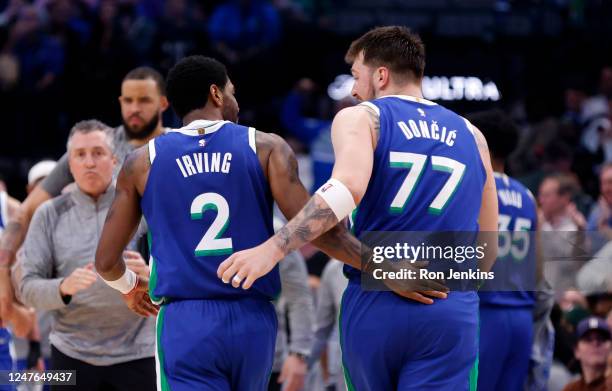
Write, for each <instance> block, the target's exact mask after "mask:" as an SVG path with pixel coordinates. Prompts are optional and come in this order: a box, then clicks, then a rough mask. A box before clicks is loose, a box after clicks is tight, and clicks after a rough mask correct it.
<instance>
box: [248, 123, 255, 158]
mask: <svg viewBox="0 0 612 391" xmlns="http://www.w3.org/2000/svg"><path fill="white" fill-rule="evenodd" d="M249 147H251V149H252V150H253V152H255V153H257V143H255V128H249Z"/></svg>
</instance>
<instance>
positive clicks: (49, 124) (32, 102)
mask: <svg viewBox="0 0 612 391" xmlns="http://www.w3.org/2000/svg"><path fill="white" fill-rule="evenodd" d="M43 27H44V25H43V20H42V16H41V11H40V9H39V8H37V7H36V6H33V5H25V6H23V7H22V8H21V9H20V11H19V13H18V16H17V20H16V21H15V24H14V25H13V26H12V28H11V29H10V31H9V37H8V40H7V42H6V44H5V46H4V48H3V50H2V51H4V52H7V53H11V54H13V55H14V56H15V58H16V59H17V61H18V63H19V83H18V87H19V89H20V94H19V95H18V97H19V103H20V104H19V105H17V106H16V108H17V110H18V121H19V125H20V126H19V128H20V132H19V133H20V135H21V139H20V140H19V141H20V144H21V145H18V146H15V147H17V148H20V149H21V150H27V151H29V152H30V153H32V154H33V155H38V156H40V155H42V154H48V153H49V152H50V151H49V148H50V147H51V148H52V147H53V146H57V145H58V143H57V135H58V133H59V118H58V115H57V113H58V112H61V110H60V107H59V102H60V99H59V96H60V95H59V90H58V88H59V80H60V76H61V75H62V73H63V69H64V48H63V46H62V44H61V43H60V42H58V41H57V40H56V39H55V38H53V37H50V36H48V35H46V34H45V32H44V29H43ZM31 107H36V110H37V112H36V115H31V112H30V108H31ZM40 129H45V131H44V132H41V131H40ZM31 140H37V142H36V143H32V142H31ZM51 152H56V151H51Z"/></svg>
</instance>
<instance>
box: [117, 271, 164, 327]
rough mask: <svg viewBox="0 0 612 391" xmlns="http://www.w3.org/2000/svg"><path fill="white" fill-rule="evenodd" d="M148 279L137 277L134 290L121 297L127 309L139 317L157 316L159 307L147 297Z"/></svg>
mask: <svg viewBox="0 0 612 391" xmlns="http://www.w3.org/2000/svg"><path fill="white" fill-rule="evenodd" d="M148 292H149V279H148V278H147V277H142V278H141V277H140V276H138V282H137V284H136V286H135V287H134V289H132V291H131V292H130V293H128V294H125V295H123V300H124V301H125V303H126V304H127V306H128V308H129V309H131V310H132V311H134V312H135V313H137V314H138V315H140V316H144V317H145V318H146V317H147V316H157V313H158V312H159V306H158V305H155V304H153V303H152V302H151V298H150V297H149V293H148Z"/></svg>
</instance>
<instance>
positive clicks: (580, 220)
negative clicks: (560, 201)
mask: <svg viewBox="0 0 612 391" xmlns="http://www.w3.org/2000/svg"><path fill="white" fill-rule="evenodd" d="M567 213H568V215H569V217H570V218H571V219H572V221H573V222H574V224H576V227H577V228H578V230H580V231H584V230H585V229H586V226H587V221H586V219H585V218H584V215H583V214H582V213H580V211H579V210H578V208H576V204H574V203H573V202H571V203H570V204H569V205H568V206H567Z"/></svg>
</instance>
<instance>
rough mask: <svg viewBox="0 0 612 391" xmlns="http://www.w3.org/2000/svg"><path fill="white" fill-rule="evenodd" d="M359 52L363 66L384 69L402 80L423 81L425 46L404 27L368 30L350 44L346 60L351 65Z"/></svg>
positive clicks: (415, 35)
mask: <svg viewBox="0 0 612 391" xmlns="http://www.w3.org/2000/svg"><path fill="white" fill-rule="evenodd" d="M362 51H363V60H364V64H365V65H368V66H386V67H388V68H389V69H390V70H391V72H393V73H394V74H395V75H397V76H400V77H403V78H406V77H412V78H416V79H418V80H420V79H422V78H423V73H424V72H425V45H423V42H422V41H421V38H420V37H419V36H418V35H417V34H414V33H413V32H411V31H410V29H409V28H407V27H403V26H387V27H377V28H375V29H372V30H370V31H368V32H367V33H365V34H364V35H362V36H361V37H359V38H358V39H356V40H355V41H353V43H351V46H350V47H349V49H348V51H347V53H346V57H345V59H346V61H347V62H348V63H349V64H352V63H353V62H355V59H356V58H357V56H359V53H361V52H362Z"/></svg>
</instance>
